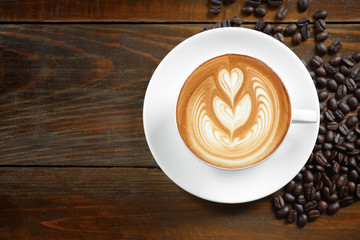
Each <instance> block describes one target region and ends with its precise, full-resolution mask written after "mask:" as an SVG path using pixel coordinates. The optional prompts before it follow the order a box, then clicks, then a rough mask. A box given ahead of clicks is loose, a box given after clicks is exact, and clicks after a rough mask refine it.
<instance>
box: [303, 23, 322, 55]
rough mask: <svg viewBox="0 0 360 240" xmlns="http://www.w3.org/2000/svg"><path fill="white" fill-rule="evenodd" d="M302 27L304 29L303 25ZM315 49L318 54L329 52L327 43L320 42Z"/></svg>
mask: <svg viewBox="0 0 360 240" xmlns="http://www.w3.org/2000/svg"><path fill="white" fill-rule="evenodd" d="M301 29H303V27H302V28H301ZM315 50H316V53H317V54H319V55H324V54H325V53H326V52H327V46H326V44H325V43H322V42H319V43H317V44H316V45H315Z"/></svg>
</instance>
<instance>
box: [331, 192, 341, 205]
mask: <svg viewBox="0 0 360 240" xmlns="http://www.w3.org/2000/svg"><path fill="white" fill-rule="evenodd" d="M328 200H329V202H331V203H333V202H336V201H338V200H339V197H338V195H337V194H336V193H333V194H331V195H330V196H329V198H328Z"/></svg>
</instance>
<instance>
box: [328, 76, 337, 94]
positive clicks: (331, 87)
mask: <svg viewBox="0 0 360 240" xmlns="http://www.w3.org/2000/svg"><path fill="white" fill-rule="evenodd" d="M338 86H339V85H338V84H337V82H336V81H335V80H334V79H330V80H329V81H328V82H327V88H328V89H329V91H331V92H335V91H336V90H337V88H338Z"/></svg>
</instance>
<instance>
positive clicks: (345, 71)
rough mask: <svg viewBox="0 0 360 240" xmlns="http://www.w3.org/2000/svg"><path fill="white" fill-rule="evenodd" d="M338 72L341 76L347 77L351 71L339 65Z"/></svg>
mask: <svg viewBox="0 0 360 240" xmlns="http://www.w3.org/2000/svg"><path fill="white" fill-rule="evenodd" d="M340 72H341V73H342V74H344V75H345V76H348V75H350V73H351V69H350V68H349V67H347V66H345V65H341V66H340Z"/></svg>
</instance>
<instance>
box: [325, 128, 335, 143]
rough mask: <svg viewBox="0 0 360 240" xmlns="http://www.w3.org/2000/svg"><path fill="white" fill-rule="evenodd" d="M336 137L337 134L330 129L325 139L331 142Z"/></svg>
mask: <svg viewBox="0 0 360 240" xmlns="http://www.w3.org/2000/svg"><path fill="white" fill-rule="evenodd" d="M334 139H335V134H334V132H333V131H331V130H329V131H327V132H326V135H325V140H326V141H327V142H329V143H332V142H333V141H334Z"/></svg>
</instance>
